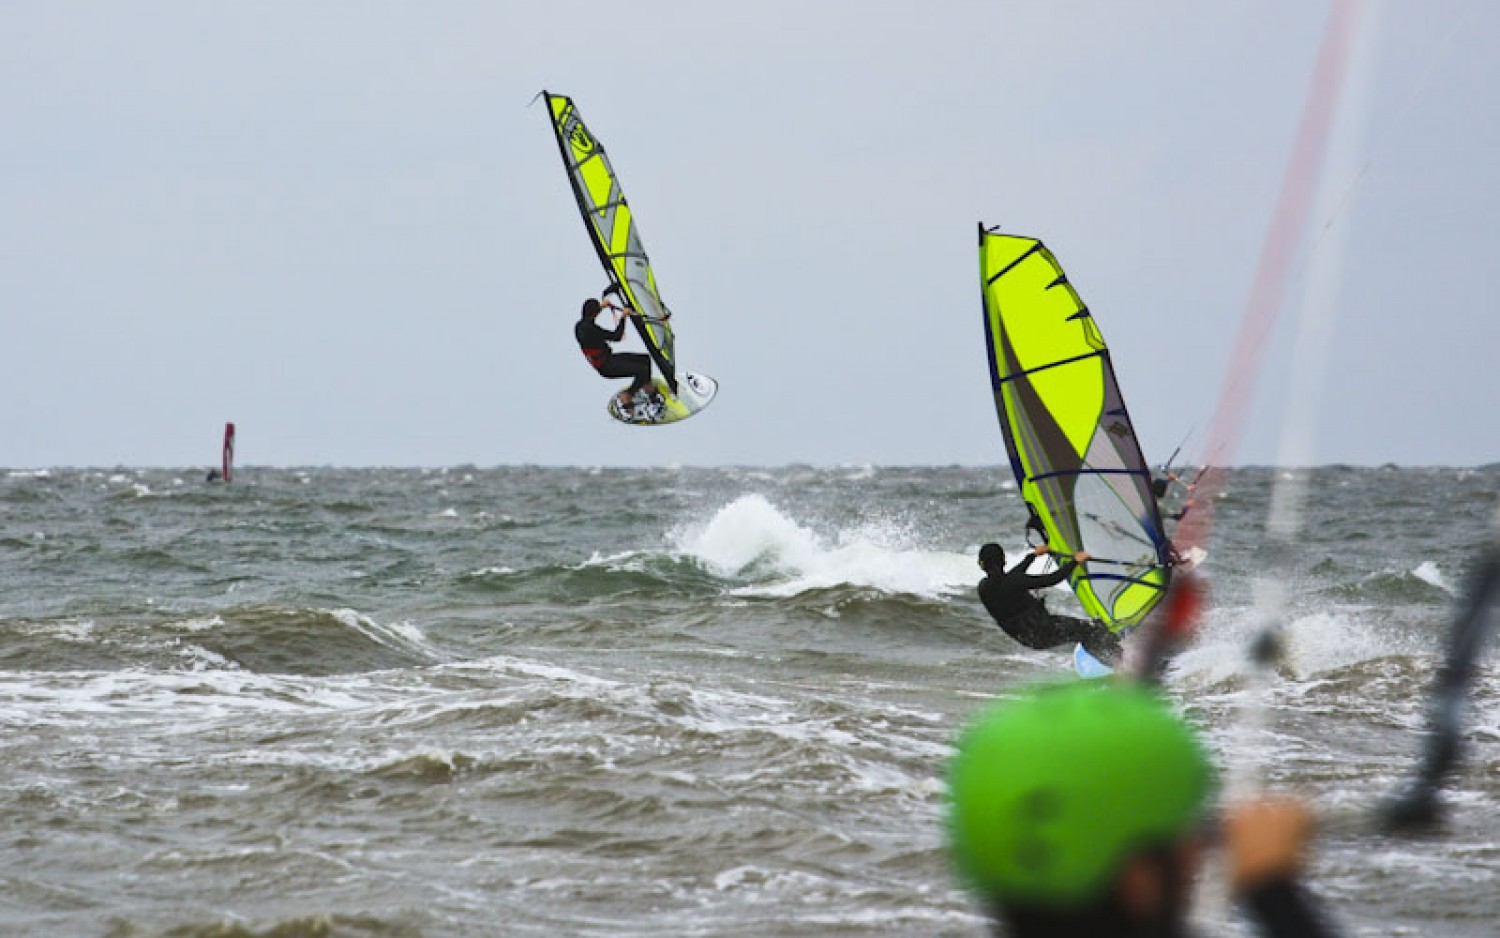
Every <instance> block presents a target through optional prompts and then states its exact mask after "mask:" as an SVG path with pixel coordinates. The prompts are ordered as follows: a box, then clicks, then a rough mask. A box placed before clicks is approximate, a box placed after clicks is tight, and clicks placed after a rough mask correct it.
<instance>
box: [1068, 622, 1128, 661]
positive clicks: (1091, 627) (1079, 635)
mask: <svg viewBox="0 0 1500 938" xmlns="http://www.w3.org/2000/svg"><path fill="white" fill-rule="evenodd" d="M1052 622H1053V624H1054V625H1055V626H1056V627H1057V629H1058V631H1059V632H1061V633H1062V634H1064V635H1065V636H1066V637H1067V640H1068V641H1074V642H1078V643H1079V644H1081V645H1082V646H1083V650H1084V651H1086V652H1088V653H1089V654H1091V655H1093V656H1094V657H1095V658H1097V659H1099V660H1100V661H1101V662H1103V663H1104V664H1114V663H1115V662H1117V661H1119V660H1120V654H1121V652H1122V650H1123V649H1122V648H1121V646H1120V636H1118V635H1116V634H1115V633H1114V632H1111V631H1110V630H1109V629H1107V628H1105V627H1104V626H1102V625H1100V624H1099V623H1097V622H1094V621H1093V620H1091V619H1073V618H1069V617H1068V616H1053V617H1052Z"/></svg>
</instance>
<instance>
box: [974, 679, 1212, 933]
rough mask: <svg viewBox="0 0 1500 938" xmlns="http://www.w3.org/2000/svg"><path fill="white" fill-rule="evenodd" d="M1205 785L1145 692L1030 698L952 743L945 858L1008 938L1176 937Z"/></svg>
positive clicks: (1185, 744) (1116, 686)
mask: <svg viewBox="0 0 1500 938" xmlns="http://www.w3.org/2000/svg"><path fill="white" fill-rule="evenodd" d="M1212 785H1213V773H1212V769H1211V768H1210V764H1209V761H1208V757H1207V754H1206V753H1205V751H1204V749H1203V747H1202V745H1201V744H1200V743H1199V742H1198V739H1197V737H1196V735H1195V734H1194V732H1193V730H1192V729H1190V728H1189V727H1188V725H1187V724H1186V723H1185V722H1184V721H1183V720H1182V718H1181V717H1179V716H1178V715H1176V714H1175V713H1173V712H1172V711H1171V710H1170V709H1169V708H1168V707H1167V706H1166V704H1164V703H1163V702H1162V701H1161V700H1160V699H1159V698H1158V697H1157V696H1156V695H1155V694H1154V693H1153V692H1152V691H1150V690H1148V689H1146V688H1144V687H1141V686H1139V685H1133V684H1124V683H1116V682H1114V681H1087V682H1071V683H1068V684H1056V685H1046V686H1041V687H1036V688H1032V689H1030V690H1027V691H1025V692H1023V693H1022V695H1021V696H1020V698H1019V699H1016V700H1013V701H1007V702H1004V703H1001V704H998V705H996V706H993V707H991V708H990V709H988V710H986V711H985V712H984V713H982V714H981V715H980V716H979V717H978V718H977V719H976V720H975V721H974V722H973V723H971V724H970V725H969V727H968V728H967V730H966V731H965V732H964V733H963V735H962V736H961V738H960V740H959V745H958V753H957V755H956V756H955V758H954V760H953V763H952V766H951V767H950V771H949V790H950V798H951V800H950V808H949V840H950V846H951V852H952V856H953V860H954V862H955V864H956V866H957V868H958V871H959V873H960V875H961V876H962V878H963V879H964V880H965V881H966V882H967V883H968V884H969V885H970V886H971V887H972V888H973V889H974V890H976V891H977V892H978V894H979V895H980V896H981V897H982V898H983V900H984V902H985V905H986V907H987V909H988V910H989V911H990V913H991V914H992V915H993V916H994V918H995V921H996V924H997V925H1000V926H1003V927H1005V928H1006V930H1007V932H1008V933H1009V934H1012V935H1017V936H1029V935H1034V934H1035V935H1043V934H1045V935H1049V936H1053V938H1066V936H1071V935H1084V934H1087V935H1091V936H1108V935H1163V936H1164V935H1174V934H1178V933H1179V932H1180V930H1181V929H1182V928H1183V927H1184V925H1185V922H1184V919H1185V917H1186V910H1187V904H1188V895H1189V891H1190V886H1191V883H1192V878H1193V874H1194V872H1195V870H1196V868H1197V864H1198V837H1197V832H1198V830H1199V827H1200V825H1201V822H1202V820H1203V816H1204V813H1205V810H1206V808H1207V805H1208V801H1209V797H1210V793H1211V789H1212Z"/></svg>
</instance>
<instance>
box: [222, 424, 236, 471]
mask: <svg viewBox="0 0 1500 938" xmlns="http://www.w3.org/2000/svg"><path fill="white" fill-rule="evenodd" d="M223 478H224V481H225V482H231V481H233V479H234V424H232V423H226V424H224V468H223Z"/></svg>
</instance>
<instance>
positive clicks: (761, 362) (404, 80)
mask: <svg viewBox="0 0 1500 938" xmlns="http://www.w3.org/2000/svg"><path fill="white" fill-rule="evenodd" d="M1327 13H1328V5H1327V4H1326V3H1322V2H1309V0H1260V2H1213V3H1204V2H1201V0H1173V2H1144V0H1143V2H1132V3H1123V2H1114V0H1097V2H1081V0H1079V2H1048V3H1035V2H1027V3H1020V2H1008V0H974V2H944V0H928V2H923V3H909V2H899V3H898V2H890V0H859V2H813V0H757V2H755V3H743V4H721V3H712V2H682V3H665V2H649V0H631V2H629V3H626V4H620V3H596V2H565V0H556V2H551V3H535V2H514V3H507V2H473V3H457V2H446V3H445V2H427V3H417V2H411V3H390V2H388V3H376V2H354V0H350V2H300V0H299V2H258V3H235V4H230V3H201V2H181V3H168V2H137V3H105V2H98V3H68V2H13V3H7V4H4V5H0V127H3V133H0V304H3V305H0V310H3V312H0V324H3V331H0V401H3V404H0V465H3V466H11V467H31V466H49V465H102V466H111V465H116V464H124V465H200V464H201V465H207V464H210V463H213V462H215V461H216V460H217V452H218V439H219V433H220V430H221V428H222V425H223V423H224V422H225V421H226V420H233V421H235V422H236V423H237V424H238V427H239V458H240V462H241V463H242V464H252V465H253V464H271V465H323V464H332V465H386V464H397V465H446V464H456V463H464V462H472V463H476V464H479V465H497V464H511V463H543V464H583V465H593V464H613V463H625V464H657V463H660V464H782V463H796V462H806V463H815V464H829V463H855V464H862V463H876V464H950V463H960V464H996V463H1001V462H1003V461H1004V451H1003V444H1002V442H1001V438H1000V434H999V430H998V426H997V423H996V419H995V414H994V406H993V403H992V397H991V392H990V388H989V382H988V377H987V373H986V359H985V352H984V346H983V332H982V326H981V317H980V298H979V283H978V261H977V242H976V238H975V223H976V222H977V221H979V220H983V221H985V222H986V223H990V224H1000V225H1002V226H1004V228H1005V229H1006V230H1008V231H1012V232H1016V233H1024V234H1032V235H1036V236H1039V237H1041V238H1042V239H1044V240H1045V241H1046V242H1047V244H1048V245H1049V246H1050V247H1051V248H1052V249H1053V251H1054V252H1055V253H1056V254H1057V256H1058V258H1059V259H1060V260H1061V262H1062V263H1063V265H1064V266H1065V268H1066V269H1067V270H1068V271H1069V273H1070V275H1071V278H1072V280H1073V282H1074V284H1075V286H1076V287H1077V288H1078V290H1079V291H1080V293H1081V294H1082V296H1083V297H1084V299H1085V301H1086V302H1088V303H1089V305H1090V307H1091V308H1092V310H1093V312H1094V315H1095V318H1096V321H1097V322H1098V324H1099V326H1100V328H1101V330H1102V331H1103V333H1104V336H1105V338H1106V339H1107V340H1108V342H1109V343H1110V347H1111V350H1112V352H1113V355H1114V360H1115V365H1116V369H1117V372H1118V375H1119V380H1120V385H1121V389H1122V391H1123V393H1124V396H1125V400H1126V403H1127V404H1128V406H1129V408H1130V411H1131V415H1132V417H1133V418H1134V422H1135V424H1136V426H1137V428H1138V430H1139V431H1140V434H1141V436H1142V442H1143V444H1144V446H1145V448H1146V452H1147V455H1148V457H1150V458H1152V459H1153V460H1157V461H1159V460H1161V459H1165V458H1166V456H1167V455H1168V453H1170V451H1171V449H1172V447H1173V446H1175V445H1176V444H1177V442H1178V441H1179V440H1180V439H1181V438H1182V437H1183V436H1184V435H1185V434H1188V433H1189V432H1193V433H1194V437H1193V439H1192V440H1190V441H1189V446H1188V453H1189V455H1196V452H1195V450H1194V444H1195V443H1198V444H1201V443H1202V440H1203V437H1204V434H1205V429H1206V424H1207V422H1208V420H1209V418H1210V416H1211V415H1212V413H1213V409H1214V404H1215V402H1216V399H1217V396H1218V393H1219V390H1220V383H1221V381H1222V375H1223V373H1224V370H1225V368H1226V366H1227V363H1228V361H1229V360H1230V356H1231V353H1232V348H1231V347H1232V345H1233V343H1234V337H1235V333H1236V330H1237V328H1238V325H1239V321H1240V317H1241V315H1242V314H1243V312H1244V307H1245V303H1246V299H1247V297H1248V295H1249V292H1250V287H1251V279H1252V276H1253V274H1254V271H1255V267H1256V263H1257V261H1258V259H1259V256H1260V250H1261V242H1262V239H1263V238H1264V235H1265V231H1266V228H1267V226H1268V223H1269V221H1270V217H1271V212H1272V208H1273V206H1274V204H1275V200H1276V196H1277V193H1278V191H1279V188H1280V184H1281V179H1282V173H1283V171H1284V170H1285V167H1286V163H1287V159H1288V157H1289V155H1290V152H1291V145H1292V139H1293V135H1294V133H1295V131H1296V127H1297V122H1298V119H1299V118H1300V116H1301V113H1302V107H1303V103H1304V101H1305V99H1306V96H1307V93H1308V83H1309V77H1310V74H1311V70H1312V65H1313V61H1314V58H1315V55H1316V52H1317V49H1318V43H1319V40H1320V38H1321V34H1322V30H1323V26H1324V22H1325V20H1326V18H1327ZM1364 25H1365V27H1366V35H1365V42H1366V43H1367V45H1366V46H1365V48H1366V50H1367V54H1366V57H1365V60H1364V61H1365V62H1366V65H1365V66H1364V67H1363V69H1362V70H1361V69H1359V68H1356V71H1358V72H1360V73H1361V75H1362V76H1363V77H1359V76H1356V80H1355V81H1354V83H1353V84H1352V85H1351V89H1352V91H1351V93H1350V94H1349V95H1346V104H1348V103H1349V102H1353V104H1352V105H1351V106H1348V107H1346V108H1345V109H1344V112H1342V113H1343V116H1342V117H1341V119H1340V126H1341V127H1342V128H1343V129H1342V130H1341V131H1340V132H1339V134H1338V139H1339V140H1341V141H1343V144H1342V145H1343V149H1344V156H1343V157H1342V158H1340V157H1338V156H1337V155H1336V156H1335V157H1334V158H1332V159H1331V160H1330V163H1329V170H1328V172H1327V173H1325V177H1324V181H1325V185H1327V186H1330V187H1333V191H1335V192H1336V193H1342V195H1341V196H1340V197H1339V198H1338V199H1336V200H1334V204H1336V205H1337V208H1336V209H1335V210H1333V211H1332V212H1331V214H1329V215H1328V216H1327V217H1322V218H1319V219H1318V221H1317V224H1316V227H1317V228H1319V230H1320V231H1325V232H1326V231H1327V230H1331V229H1329V226H1330V225H1341V226H1347V228H1346V230H1345V235H1344V236H1343V237H1340V238H1327V237H1325V236H1324V235H1323V234H1319V235H1318V236H1317V237H1315V238H1312V239H1309V240H1310V242H1311V244H1312V245H1313V246H1312V255H1311V256H1312V258H1313V260H1314V262H1315V263H1316V262H1317V252H1318V251H1319V250H1321V249H1323V248H1324V247H1327V246H1329V245H1344V244H1346V245H1347V250H1342V249H1338V248H1328V249H1329V250H1338V251H1339V253H1340V254H1341V257H1340V259H1339V263H1338V265H1337V269H1338V270H1339V279H1338V289H1337V291H1335V292H1336V293H1337V301H1338V313H1337V315H1338V323H1339V326H1338V329H1339V331H1338V340H1337V342H1336V344H1335V346H1334V347H1333V349H1332V350H1331V352H1330V353H1329V354H1328V356H1327V358H1326V362H1325V363H1324V376H1325V381H1324V382H1323V383H1322V385H1321V388H1319V389H1318V391H1317V393H1315V394H1308V395H1305V396H1304V397H1303V398H1301V399H1299V400H1298V401H1297V402H1296V403H1297V406H1299V407H1304V408H1312V409H1314V410H1315V412H1316V422H1317V426H1318V428H1319V432H1318V434H1317V436H1316V444H1315V447H1314V455H1313V460H1314V461H1317V462H1352V463H1383V462H1397V463H1403V464H1433V463H1446V464H1460V465H1469V464H1478V463H1485V462H1492V461H1495V460H1497V459H1500V445H1497V441H1500V417H1497V416H1496V414H1495V413H1494V412H1493V409H1492V408H1493V405H1494V403H1495V402H1496V400H1497V399H1500V377H1497V373H1500V354H1497V353H1500V325H1497V311H1496V309H1495V302H1494V300H1493V299H1492V297H1491V293H1492V285H1493V282H1494V277H1495V275H1496V269H1497V261H1500V250H1497V248H1500V228H1497V223H1496V222H1497V219H1500V158H1497V153H1500V122H1497V121H1496V119H1495V115H1497V114H1500V56H1496V55H1495V52H1494V37H1495V36H1497V35H1500V4H1494V3H1490V2H1487V0H1469V2H1460V0H1453V2H1447V0H1432V2H1415V0H1413V2H1401V3H1394V2H1393V3H1389V4H1377V5H1375V6H1373V7H1372V8H1371V10H1370V15H1368V16H1367V17H1366V20H1365V24H1364ZM543 88H546V89H548V90H550V91H553V92H556V93H562V94H568V95H570V96H572V97H573V98H574V100H575V101H576V102H577V104H578V106H579V108H580V110H581V112H582V114H583V117H584V119H585V120H586V121H587V123H588V124H589V127H590V128H591V130H593V131H594V133H595V134H596V135H597V136H598V137H599V139H600V140H601V141H602V142H603V143H604V145H605V147H606V148H607V149H608V151H609V153H610V156H611V158H612V160H613V162H614V165H615V168H616V170H617V171H618V172H619V173H620V175H621V179H622V181H623V184H624V186H625V191H626V193H627V195H628V196H629V198H630V200H631V203H632V206H633V208H634V210H635V213H636V216H637V219H638V221H639V223H640V228H641V233H642V236H643V239H644V242H645V245H646V247H647V249H648V250H649V251H650V252H651V256H652V260H653V264H654V267H655V270H656V274H657V279H658V282H659V284H660V287H661V290H662V293H663V295H664V297H665V298H666V300H667V302H668V303H669V304H670V305H671V306H672V308H673V310H674V311H675V313H676V320H675V321H676V323H677V341H678V353H679V358H680V360H681V362H682V364H683V365H684V366H685V367H686V368H687V369H688V370H694V371H702V372H704V373H707V374H711V375H713V376H715V377H717V378H718V379H719V381H720V382H721V391H720V396H719V399H718V400H717V401H716V402H715V403H714V404H713V405H712V406H711V407H710V408H709V409H708V410H706V411H704V412H703V413H702V414H700V415H698V416H696V417H694V418H693V419H692V420H689V421H687V422H686V423H683V424H679V425H676V426H672V427H666V428H632V427H624V426H621V425H618V424H616V423H615V422H614V421H612V420H610V419H609V418H608V417H607V416H606V414H605V412H604V404H605V400H606V398H607V397H608V395H609V394H610V393H611V392H612V391H613V390H614V386H613V385H612V384H611V383H610V382H606V381H604V380H602V379H600V378H599V377H598V376H597V375H596V374H594V372H593V371H592V370H591V369H590V368H589V366H588V365H587V363H586V362H585V361H584V359H583V357H582V356H581V355H580V354H579V352H578V349H577V347H576V345H575V344H574V342H573V338H572V324H573V322H574V320H575V319H576V317H577V310H578V306H579V303H580V301H581V300H582V299H583V298H584V296H586V295H588V294H590V293H594V292H597V291H598V290H599V289H600V288H601V287H602V286H603V285H604V283H605V279H604V277H603V275H602V272H601V270H600V269H599V265H598V261H597V259H596V257H595V254H594V251H593V248H592V247H591V246H590V244H589V242H588V239H587V235H586V233H585V231H584V227H583V224H582V222H581V221H580V220H579V218H578V215H577V212H576V209H575V207H574V203H573V199H572V195H571V193H570V192H569V190H568V185H567V182H566V179H565V177H564V174H563V170H562V166H561V162H560V160H559V159H558V154H557V148H556V146H555V144H554V142H553V140H552V137H551V130H550V128H549V125H548V119H547V114H546V112H545V109H544V107H543V106H542V105H541V104H537V105H534V106H529V104H530V102H531V100H532V98H533V96H535V95H536V93H537V92H538V91H540V90H541V89H543ZM1351 112H1357V113H1354V115H1353V117H1351V116H1350V114H1351ZM1336 149H1337V147H1336ZM1308 269H1309V268H1308V267H1307V266H1306V265H1305V264H1304V265H1303V266H1301V267H1299V270H1300V271H1302V272H1303V273H1304V274H1305V272H1306V271H1307V270H1308ZM1304 279H1305V278H1304ZM1298 292H1299V291H1298V289H1297V284H1294V285H1293V290H1292V293H1291V297H1292V298H1293V300H1295V299H1296V297H1297V296H1298ZM1296 312H1297V307H1296V304H1295V302H1294V303H1292V304H1291V305H1289V307H1288V310H1287V312H1286V313H1284V314H1283V317H1282V321H1281V324H1280V327H1279V331H1278V333H1277V336H1276V338H1275V340H1273V342H1272V343H1271V345H1270V347H1269V348H1268V351H1267V357H1266V361H1265V366H1264V368H1263V369H1262V370H1261V373H1260V382H1261V383H1260V387H1261V393H1260V394H1259V395H1258V396H1257V398H1256V404H1255V407H1254V410H1253V413H1252V416H1251V419H1250V422H1249V426H1248V428H1247V431H1246V433H1245V436H1244V439H1243V441H1242V443H1241V445H1240V448H1239V453H1238V461H1239V462H1251V463H1264V462H1270V461H1274V460H1275V459H1276V454H1277V452H1278V450H1277V439H1278V432H1279V428H1280V427H1281V426H1282V424H1283V422H1284V418H1285V412H1284V409H1285V407H1286V406H1287V403H1288V402H1287V400H1286V395H1285V394H1281V393H1278V391H1279V390H1280V388H1281V387H1283V386H1284V383H1285V376H1286V374H1287V372H1288V370H1289V368H1290V362H1291V353H1292V350H1291V341H1290V336H1291V335H1292V333H1293V329H1292V325H1291V324H1292V320H1293V319H1294V317H1295V314H1296Z"/></svg>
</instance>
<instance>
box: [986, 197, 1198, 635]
mask: <svg viewBox="0 0 1500 938" xmlns="http://www.w3.org/2000/svg"><path fill="white" fill-rule="evenodd" d="M979 277H980V283H981V286H982V290H983V294H984V329H985V346H986V348H987V350H988V352H989V361H990V378H991V381H992V382H993V385H994V390H995V409H996V411H997V412H998V413H999V416H1000V430H1001V433H1002V434H1003V435H1004V437H1005V448H1006V451H1007V452H1008V453H1009V454H1010V465H1011V469H1012V471H1013V472H1014V473H1015V476H1016V482H1017V484H1019V485H1020V487H1021V497H1022V498H1023V499H1024V500H1025V501H1026V504H1027V506H1029V507H1030V509H1031V512H1032V516H1033V519H1034V521H1035V522H1038V523H1039V524H1040V525H1041V527H1043V528H1045V533H1046V536H1047V543H1048V545H1049V546H1051V547H1052V548H1053V549H1054V550H1056V551H1058V552H1060V553H1069V554H1071V553H1075V552H1077V551H1080V550H1086V551H1088V552H1089V554H1091V555H1092V558H1091V559H1090V560H1089V562H1088V563H1087V564H1079V565H1078V567H1077V568H1075V570H1074V571H1073V574H1072V576H1071V577H1070V581H1071V583H1072V586H1073V592H1074V594H1075V595H1076V596H1077V597H1078V601H1079V602H1080V603H1081V604H1082V605H1083V608H1084V610H1085V611H1087V612H1088V614H1089V615H1091V616H1093V617H1094V618H1096V619H1098V620H1099V621H1101V622H1103V623H1104V624H1105V625H1107V626H1108V627H1109V628H1111V629H1113V630H1116V631H1118V630H1119V629H1122V628H1125V627H1126V626H1130V625H1134V624H1136V623H1137V622H1139V621H1140V620H1141V619H1142V618H1143V617H1144V616H1145V615H1146V613H1148V612H1150V611H1151V609H1152V607H1154V606H1155V605H1156V604H1157V602H1159V601H1160V600H1161V598H1162V597H1163V596H1164V595H1165V593H1166V588H1167V583H1168V581H1169V579H1170V577H1171V571H1170V568H1169V565H1168V556H1169V547H1170V545H1169V544H1168V541H1167V538H1166V534H1165V533H1164V530H1163V528H1162V521H1161V513H1160V511H1159V510H1158V508H1157V505H1156V498H1155V497H1154V496H1153V495H1152V493H1151V471H1150V468H1149V467H1148V466H1147V465H1146V460H1145V458H1144V457H1143V456H1142V455H1141V447H1140V443H1139V442H1137V440H1136V436H1135V430H1134V429H1133V428H1132V427H1131V424H1130V416H1129V415H1128V414H1127V413H1126V412H1125V402H1124V401H1123V400H1122V399H1121V397H1120V389H1119V387H1118V386H1117V385H1116V383H1115V372H1114V368H1113V367H1112V366H1111V365H1110V360H1109V349H1108V348H1107V347H1106V346H1105V344H1104V337H1103V336H1102V335H1100V334H1099V328H1098V326H1097V325H1095V323H1094V319H1093V316H1092V315H1091V314H1090V313H1089V309H1088V307H1087V306H1085V305H1084V303H1083V300H1082V299H1080V298H1079V296H1078V292H1077V291H1076V290H1074V289H1073V285H1072V284H1070V283H1069V282H1068V276H1067V274H1065V273H1064V272H1063V269H1062V267H1061V266H1060V265H1059V264H1058V263H1057V258H1055V257H1053V255H1052V252H1051V251H1049V250H1047V248H1046V246H1045V245H1043V244H1042V242H1040V241H1038V240H1037V239H1035V238H1023V237H1016V236H1013V235H1004V234H999V233H997V232H996V231H995V230H993V229H986V228H985V227H984V225H983V224H981V225H980V226H979Z"/></svg>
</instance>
